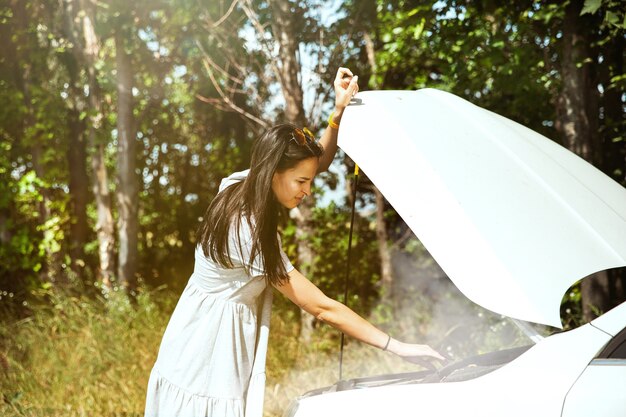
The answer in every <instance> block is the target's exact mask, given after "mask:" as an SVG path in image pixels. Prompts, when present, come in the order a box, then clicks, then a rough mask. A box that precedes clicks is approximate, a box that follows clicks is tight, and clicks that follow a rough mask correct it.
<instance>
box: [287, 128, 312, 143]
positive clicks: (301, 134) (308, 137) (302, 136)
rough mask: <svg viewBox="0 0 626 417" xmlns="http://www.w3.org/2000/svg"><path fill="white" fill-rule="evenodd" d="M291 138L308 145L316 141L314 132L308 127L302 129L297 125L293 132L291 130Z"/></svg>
mask: <svg viewBox="0 0 626 417" xmlns="http://www.w3.org/2000/svg"><path fill="white" fill-rule="evenodd" d="M291 140H293V141H294V142H296V143H297V144H298V145H300V146H308V145H310V144H312V143H314V142H315V136H313V133H311V131H310V130H309V129H307V128H306V127H303V128H302V129H299V128H297V127H296V128H295V129H294V130H293V132H291Z"/></svg>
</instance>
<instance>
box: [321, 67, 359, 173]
mask: <svg viewBox="0 0 626 417" xmlns="http://www.w3.org/2000/svg"><path fill="white" fill-rule="evenodd" d="M358 80H359V77H358V76H356V75H353V74H352V71H350V70H349V69H348V68H339V69H338V70H337V74H336V75H335V80H334V81H333V86H334V88H335V110H334V111H333V114H332V118H331V120H332V122H333V123H336V124H337V125H339V123H340V122H341V116H342V115H343V111H344V110H345V108H346V107H347V106H348V104H350V100H351V99H352V96H354V95H355V94H356V93H357V92H358V91H359V84H358ZM337 125H335V127H333V126H331V124H329V125H328V126H327V127H326V130H324V134H323V135H322V137H321V139H320V143H321V144H322V146H323V147H324V154H323V155H322V157H321V158H320V164H319V167H318V168H317V172H318V173H320V172H324V171H326V170H327V169H328V167H329V166H330V164H331V163H332V162H333V158H334V157H335V153H336V152H337V130H338V129H337Z"/></svg>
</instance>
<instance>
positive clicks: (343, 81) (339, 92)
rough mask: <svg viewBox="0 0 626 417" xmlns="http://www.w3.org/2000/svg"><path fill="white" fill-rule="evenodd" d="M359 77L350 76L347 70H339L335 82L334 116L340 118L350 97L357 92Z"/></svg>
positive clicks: (350, 72)
mask: <svg viewBox="0 0 626 417" xmlns="http://www.w3.org/2000/svg"><path fill="white" fill-rule="evenodd" d="M358 81H359V76H358V75H354V74H352V71H350V69H348V68H339V69H338V70H337V75H336V76H335V81H334V83H333V85H334V87H335V116H341V113H343V110H344V109H345V108H346V107H347V106H348V104H350V100H352V97H353V96H354V95H355V94H356V93H357V92H358V91H359V84H358Z"/></svg>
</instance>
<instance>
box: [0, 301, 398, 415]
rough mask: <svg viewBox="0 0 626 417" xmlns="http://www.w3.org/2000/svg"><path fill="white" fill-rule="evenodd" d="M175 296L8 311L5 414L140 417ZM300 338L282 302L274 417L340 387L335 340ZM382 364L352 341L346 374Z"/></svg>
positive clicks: (1, 379)
mask: <svg viewBox="0 0 626 417" xmlns="http://www.w3.org/2000/svg"><path fill="white" fill-rule="evenodd" d="M178 296H179V294H174V293H172V292H170V291H167V290H162V289H161V290H155V291H151V292H147V291H143V292H140V293H139V295H138V296H137V298H136V300H135V301H134V302H133V303H131V302H130V301H129V299H128V298H127V297H125V296H123V295H121V294H112V296H111V297H109V298H108V299H106V300H105V299H104V298H93V297H86V296H71V295H67V294H58V293H48V294H47V295H46V296H45V297H42V299H41V300H43V299H45V300H46V301H45V302H44V301H41V300H40V301H39V302H37V303H36V304H31V305H29V306H28V307H29V309H30V313H29V314H28V315H27V317H25V318H22V319H19V320H17V319H12V318H11V317H12V314H9V313H7V311H4V312H2V315H1V316H0V317H2V318H1V320H2V321H1V322H0V323H2V325H1V326H0V395H1V398H0V416H28V417H30V416H33V417H34V416H77V417H78V416H80V417H82V416H89V417H93V416H140V415H143V408H144V400H145V393H146V391H145V390H146V385H147V382H148V377H149V373H150V369H151V367H152V365H153V363H154V360H155V359H156V355H157V352H158V347H159V343H160V341H161V337H162V335H163V331H164V329H165V326H166V325H167V322H168V320H169V317H170V314H171V312H172V310H173V308H174V306H175V303H176V301H177V299H178ZM2 302H4V300H3V301H2ZM0 307H1V306H0ZM298 331H299V317H298V314H296V312H294V311H293V309H288V308H285V307H284V305H281V304H280V303H277V305H275V309H274V312H273V315H272V329H271V336H270V347H269V352H268V358H267V373H268V378H267V388H266V401H265V415H266V416H268V417H269V416H271V417H274V416H280V415H282V413H283V411H284V410H285V408H286V407H287V406H288V404H289V402H290V400H291V399H292V398H294V397H295V396H297V395H299V394H302V393H303V392H304V391H306V390H308V389H312V388H316V387H320V386H325V385H329V384H331V383H334V382H335V381H336V380H337V352H338V347H339V342H338V340H339V338H338V333H337V332H336V331H335V330H333V329H331V328H328V327H327V326H322V327H320V328H319V329H318V331H316V333H315V335H314V336H313V339H312V340H311V342H310V343H307V344H302V343H299V341H298ZM376 355H381V356H380V357H378V356H376ZM381 358H382V360H381ZM385 358H389V355H386V354H384V353H382V354H381V353H378V352H376V351H375V349H372V348H369V347H364V346H359V344H357V343H349V344H348V346H347V348H346V352H345V364H346V365H345V368H344V375H346V376H350V375H352V376H355V375H356V374H359V373H360V374H362V373H363V369H359V367H362V366H363V365H362V364H363V363H370V364H371V363H384V362H385ZM377 370H380V371H383V370H384V366H382V367H381V366H378V367H377Z"/></svg>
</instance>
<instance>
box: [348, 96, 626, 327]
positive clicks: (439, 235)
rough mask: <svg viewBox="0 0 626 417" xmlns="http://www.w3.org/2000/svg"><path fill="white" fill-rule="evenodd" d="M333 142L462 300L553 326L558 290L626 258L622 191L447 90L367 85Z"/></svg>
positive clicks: (562, 152)
mask: <svg viewBox="0 0 626 417" xmlns="http://www.w3.org/2000/svg"><path fill="white" fill-rule="evenodd" d="M356 98H357V100H356V103H355V104H354V105H350V106H349V107H348V108H347V109H346V111H345V113H344V115H343V118H342V123H341V128H340V129H339V146H340V147H341V148H342V149H343V150H344V151H345V152H346V153H347V154H348V155H349V156H350V157H351V158H352V159H353V160H354V161H355V162H356V163H357V164H359V166H360V167H361V168H362V169H363V171H364V172H365V173H366V174H367V176H368V177H369V178H370V179H371V180H372V182H373V183H374V184H375V185H376V186H377V187H378V189H379V190H380V191H381V192H382V193H383V195H384V196H385V197H386V198H387V200H388V201H389V202H390V203H391V204H392V205H393V207H394V208H395V210H396V211H397V212H398V214H400V216H402V218H403V219H404V220H405V222H406V223H407V224H408V225H409V227H410V228H411V229H412V230H413V232H414V233H415V234H416V235H417V236H418V238H419V239H420V240H421V241H422V243H423V244H424V245H425V246H426V248H427V249H428V250H429V252H430V253H431V255H432V256H433V257H434V258H435V260H436V261H437V263H438V264H439V265H440V266H441V267H442V269H443V270H444V271H445V272H446V274H447V275H448V276H449V277H450V279H451V280H452V281H453V282H454V284H455V285H456V286H457V287H458V288H459V290H461V291H462V292H463V293H464V294H465V295H466V296H467V297H468V298H470V299H471V300H472V301H474V302H476V303H477V304H479V305H481V306H483V307H485V308H487V309H489V310H492V311H495V312H497V313H500V314H503V315H506V316H510V317H514V318H517V319H522V320H526V321H531V322H536V323H543V324H548V325H552V326H555V327H560V326H561V322H560V315H559V307H560V303H561V300H562V297H563V294H564V293H565V292H566V291H567V289H568V288H569V287H570V286H571V285H572V284H573V283H575V282H576V281H577V280H579V279H581V278H583V277H585V276H587V275H589V274H592V273H594V272H597V271H600V270H604V269H608V268H614V267H619V266H624V265H626V239H625V238H624V236H626V189H624V188H623V187H621V186H620V185H619V184H617V183H616V182H614V181H613V180H612V179H610V178H609V177H607V176H606V175H604V174H603V173H602V172H600V171H599V170H597V169H596V168H594V167H593V166H592V165H590V164H588V163H587V162H586V161H584V160H582V159H581V158H579V157H578V156H576V155H574V154H573V153H571V152H569V151H568V150H566V149H565V148H562V147H561V146H559V145H558V144H556V143H554V142H553V141H551V140H549V139H547V138H545V137H543V136H541V135H539V134H538V133H536V132H534V131H532V130H530V129H527V128H525V127H524V126H521V125H519V124H517V123H515V122H513V121H511V120H509V119H506V118H504V117H502V116H499V115H497V114H495V113H492V112H490V111H488V110H485V109H482V108H480V107H477V106H475V105H473V104H471V103H469V102H467V101H465V100H463V99H461V98H459V97H457V96H454V95H452V94H449V93H445V92H443V91H438V90H433V89H423V90H418V91H368V92H362V93H359V94H358V95H357V97H356Z"/></svg>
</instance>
